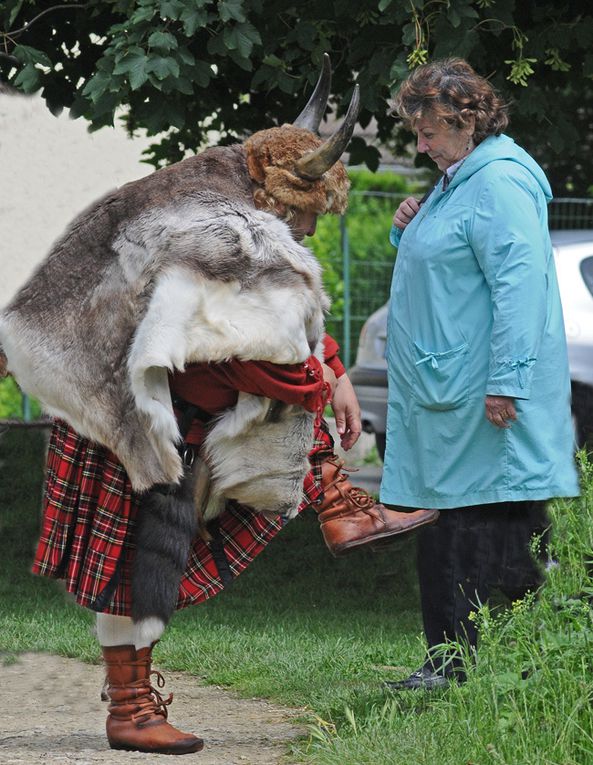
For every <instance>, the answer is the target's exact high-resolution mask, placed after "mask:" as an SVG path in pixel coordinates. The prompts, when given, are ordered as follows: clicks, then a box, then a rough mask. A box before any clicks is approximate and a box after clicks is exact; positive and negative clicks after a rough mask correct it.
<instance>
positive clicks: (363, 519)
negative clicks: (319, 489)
mask: <svg viewBox="0 0 593 765" xmlns="http://www.w3.org/2000/svg"><path fill="white" fill-rule="evenodd" d="M343 467H344V461H343V460H341V459H340V458H339V457H337V456H335V455H334V456H333V457H330V458H329V459H327V460H326V461H325V462H324V463H323V464H322V466H321V475H322V486H323V499H322V501H321V503H320V504H318V505H317V506H315V510H316V511H317V514H318V517H319V523H320V524H321V532H322V534H323V538H324V540H325V544H326V545H327V546H328V548H329V551H330V552H331V554H332V555H334V556H336V557H337V556H339V555H345V554H346V553H348V552H351V551H352V550H357V549H358V548H359V547H363V546H364V545H370V546H371V547H373V546H374V544H375V543H377V542H379V541H380V543H381V546H383V544H386V543H387V542H389V541H394V540H391V537H396V536H400V535H401V534H407V533H408V532H410V531H414V530H415V529H418V528H420V527H421V526H427V525H428V524H430V523H434V522H435V521H436V520H437V518H438V517H439V511H438V510H412V511H410V512H405V513H403V512H399V511H397V510H392V509H391V508H389V507H386V506H385V505H382V504H381V503H380V502H375V500H374V499H373V497H372V496H371V495H370V494H369V493H368V492H367V491H365V490H364V489H361V488H358V487H356V486H353V485H352V484H351V483H350V481H349V479H348V473H346V472H344V469H343Z"/></svg>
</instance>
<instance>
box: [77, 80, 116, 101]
mask: <svg viewBox="0 0 593 765" xmlns="http://www.w3.org/2000/svg"><path fill="white" fill-rule="evenodd" d="M112 79H113V78H112V75H111V74H109V73H108V72H97V74H95V75H93V76H92V77H91V78H90V79H89V80H88V81H87V83H86V85H85V86H84V88H83V89H82V95H83V96H87V98H89V99H90V100H91V102H92V103H93V104H96V103H97V101H98V100H99V98H100V97H101V96H102V95H103V93H105V92H106V91H108V90H109V86H110V85H111V82H112Z"/></svg>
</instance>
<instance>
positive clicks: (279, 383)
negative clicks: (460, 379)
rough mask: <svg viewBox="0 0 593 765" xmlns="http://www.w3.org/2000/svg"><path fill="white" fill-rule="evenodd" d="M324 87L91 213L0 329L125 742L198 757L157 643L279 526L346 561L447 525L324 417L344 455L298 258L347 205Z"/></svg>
mask: <svg viewBox="0 0 593 765" xmlns="http://www.w3.org/2000/svg"><path fill="white" fill-rule="evenodd" d="M329 88H330V70H329V62H328V60H327V59H326V61H325V63H324V69H323V72H322V75H321V77H320V80H319V82H318V84H317V87H316V89H315V92H314V93H313V96H312V97H311V100H310V102H309V104H308V105H307V107H306V108H305V110H304V111H303V113H302V114H301V115H300V116H299V118H298V119H297V121H296V122H295V124H294V125H284V126H282V127H280V128H273V129H271V130H265V131H262V132H260V133H256V134H255V135H254V136H252V137H251V138H249V139H248V140H247V141H245V143H243V144H240V145H236V146H230V147H225V148H215V149H209V150H207V151H205V152H203V153H202V154H200V155H198V156H195V157H191V158H189V159H186V160H184V161H183V162H180V163H178V164H176V165H173V166H171V167H169V168H166V169H164V170H160V171H158V172H156V173H154V174H153V175H152V176H149V177H147V178H143V179H141V180H139V181H136V182H134V183H131V184H128V185H126V186H124V187H123V188H121V189H119V190H117V191H115V192H113V193H111V194H109V195H107V196H106V197H104V198H103V199H102V200H100V201H99V202H98V203H96V204H94V205H92V206H91V207H90V208H89V209H87V210H86V211H85V212H83V213H82V214H81V215H80V216H79V217H78V218H77V219H76V220H75V221H74V222H73V224H72V225H71V226H70V228H69V229H68V231H67V232H66V233H65V235H64V236H63V238H62V239H61V240H60V241H58V242H57V244H56V245H55V246H54V248H53V250H52V251H51V253H50V255H49V256H48V258H47V260H46V261H45V262H44V263H43V264H42V266H41V267H40V268H39V270H38V271H37V272H36V274H34V276H33V277H32V278H31V280H30V281H29V283H28V284H27V285H25V287H24V288H23V289H22V290H21V291H20V292H19V293H18V294H17V296H16V298H15V299H14V300H13V302H12V303H11V304H10V305H9V306H8V307H7V309H6V310H5V311H4V312H3V313H2V315H1V316H0V343H1V344H2V347H3V349H4V352H5V354H6V357H7V366H8V369H9V371H10V372H11V373H13V374H14V375H15V377H16V378H17V380H18V382H19V384H20V385H21V386H22V387H23V389H24V390H26V391H27V392H28V393H30V394H31V395H34V396H36V397H37V398H39V400H40V401H41V402H42V404H43V406H44V408H45V409H46V411H48V412H49V413H50V414H52V415H53V416H54V417H55V418H56V420H55V424H54V427H53V430H52V434H51V440H50V446H49V454H48V468H47V482H46V491H45V499H44V515H43V523H42V532H41V538H40V541H39V546H38V549H37V553H36V556H35V561H34V565H33V570H34V572H35V573H37V574H40V575H43V576H50V577H56V578H60V579H63V580H64V582H65V585H66V588H67V590H68V591H69V592H71V593H73V594H74V596H75V598H76V600H77V602H78V603H79V604H81V605H82V606H85V607H87V608H91V609H93V610H94V611H96V612H97V635H98V638H99V642H100V644H101V646H102V650H103V656H104V659H105V663H106V667H107V680H108V685H107V690H106V693H107V696H108V698H109V700H110V705H109V715H108V719H107V737H108V740H109V744H110V746H111V747H112V748H115V749H132V750H139V751H144V752H158V753H167V754H185V753H188V752H195V751H199V750H200V749H201V748H202V746H203V741H202V739H201V738H199V737H197V736H194V735H192V734H187V733H183V732H181V731H179V730H177V729H176V728H175V727H173V726H172V725H171V724H170V723H169V722H167V705H168V703H169V700H164V699H163V698H162V696H161V695H160V693H159V691H158V690H157V689H155V688H153V687H152V685H151V681H150V673H151V651H152V647H153V645H154V643H155V642H156V641H157V640H158V639H159V638H160V636H161V634H162V633H163V631H164V629H165V625H166V624H167V622H168V620H169V618H170V616H171V615H172V613H173V611H174V610H175V609H176V608H183V607H185V606H188V605H192V604H195V603H199V602H201V601H203V600H205V599H207V598H209V597H212V596H213V595H215V594H216V593H218V592H219V591H221V590H222V589H223V588H224V586H225V585H226V584H227V583H228V582H230V581H232V579H233V578H234V577H235V576H238V574H240V573H241V571H243V570H244V569H245V568H246V566H247V565H248V564H249V563H250V562H251V561H252V560H253V559H254V558H255V557H256V556H257V555H258V554H259V552H261V550H263V548H264V547H265V546H266V544H267V543H268V542H269V541H270V540H271V539H272V538H273V537H274V536H275V535H276V534H277V533H278V531H279V530H280V528H281V526H282V523H283V522H284V521H285V520H286V519H288V518H291V517H294V516H295V515H296V514H297V513H299V512H300V511H302V510H303V509H304V508H305V507H309V506H313V507H314V508H315V509H316V510H317V512H318V514H319V520H320V522H321V528H322V532H323V535H324V538H325V540H326V543H327V545H328V547H329V548H330V550H331V551H332V553H333V554H335V555H339V554H342V553H345V552H348V551H350V550H354V549H357V548H358V547H360V546H362V545H365V544H370V543H373V542H377V541H384V540H386V539H390V538H391V537H394V536H396V535H399V534H401V533H405V532H408V531H410V530H412V529H415V528H418V527H419V526H423V525H425V524H427V523H430V522H432V521H434V520H435V519H436V515H437V514H436V513H435V512H434V511H425V510H417V511H414V512H412V513H400V512H397V511H395V510H393V509H390V508H387V507H384V506H383V505H380V504H378V503H375V502H374V500H373V499H372V498H371V497H370V496H369V495H368V494H366V493H365V492H364V491H362V490H361V489H358V488H355V487H353V486H352V485H351V483H350V482H349V480H348V476H347V474H346V473H345V472H344V471H343V470H342V466H341V464H340V462H339V461H338V460H337V459H336V457H335V455H334V453H333V444H332V440H331V437H330V436H329V433H328V430H327V427H326V425H325V423H324V421H323V419H322V412H323V408H324V406H325V404H326V403H327V402H328V401H329V400H330V399H331V396H332V395H333V407H334V410H335V413H336V418H337V421H338V427H339V431H341V437H342V444H343V446H344V447H345V448H349V447H350V446H352V445H353V443H354V442H355V441H356V439H357V438H358V435H359V433H360V416H359V413H358V406H357V402H356V397H355V395H354V392H353V390H352V387H351V385H350V383H349V381H348V378H347V376H346V375H345V373H344V368H343V367H342V365H341V363H340V361H339V359H338V357H337V351H338V348H337V345H336V343H335V341H333V340H332V339H331V338H330V337H328V336H327V335H324V332H323V314H324V311H326V310H327V308H328V301H327V298H326V296H325V294H324V291H323V288H322V285H321V273H320V268H319V265H318V263H317V261H316V260H315V258H314V256H313V255H312V254H311V253H310V252H309V251H308V250H307V249H306V248H304V247H303V246H302V245H301V244H300V241H301V239H302V238H303V237H304V236H305V235H306V234H312V233H313V232H314V229H315V221H316V218H317V216H318V215H320V214H324V213H326V212H333V213H341V212H343V211H344V209H345V207H346V202H347V191H348V180H347V176H346V173H345V169H344V167H343V166H342V164H341V162H340V161H339V157H340V155H341V154H342V152H343V150H344V148H345V147H346V145H347V143H348V141H349V139H350V136H351V133H352V130H353V127H354V124H355V122H356V115H357V110H358V93H357V91H355V94H354V96H353V101H352V103H351V105H350V109H349V111H348V114H347V116H346V118H345V121H344V124H343V125H342V127H341V128H340V129H339V130H338V131H337V133H336V134H335V135H334V136H332V138H330V139H329V141H327V142H326V143H322V142H321V141H320V140H319V138H318V137H317V136H316V134H315V133H316V131H317V129H318V126H319V123H320V120H321V118H322V116H323V113H324V110H325V106H326V103H327V97H328V94H329ZM303 487H304V488H303Z"/></svg>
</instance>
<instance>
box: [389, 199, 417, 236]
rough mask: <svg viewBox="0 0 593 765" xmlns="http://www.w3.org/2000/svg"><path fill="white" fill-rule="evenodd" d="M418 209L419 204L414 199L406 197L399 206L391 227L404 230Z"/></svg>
mask: <svg viewBox="0 0 593 765" xmlns="http://www.w3.org/2000/svg"><path fill="white" fill-rule="evenodd" d="M419 209H420V203H419V202H418V200H417V199H416V198H415V197H408V198H407V199H404V201H403V202H402V203H401V204H400V206H399V207H398V208H397V210H396V211H395V215H394V216H393V225H394V226H397V227H398V228H401V229H404V228H405V227H406V226H407V225H408V223H409V222H410V221H411V220H412V218H414V217H415V215H416V213H417V212H418V210H419Z"/></svg>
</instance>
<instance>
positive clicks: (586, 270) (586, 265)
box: [581, 257, 593, 295]
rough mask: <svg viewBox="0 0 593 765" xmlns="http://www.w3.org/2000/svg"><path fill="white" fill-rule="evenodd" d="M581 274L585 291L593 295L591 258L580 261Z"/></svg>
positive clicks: (592, 261) (592, 260)
mask: <svg viewBox="0 0 593 765" xmlns="http://www.w3.org/2000/svg"><path fill="white" fill-rule="evenodd" d="M581 274H582V275H583V280H584V282H585V284H586V285H587V289H588V290H589V292H590V293H591V294H592V295H593V257H590V258H585V259H584V260H583V261H581Z"/></svg>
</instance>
